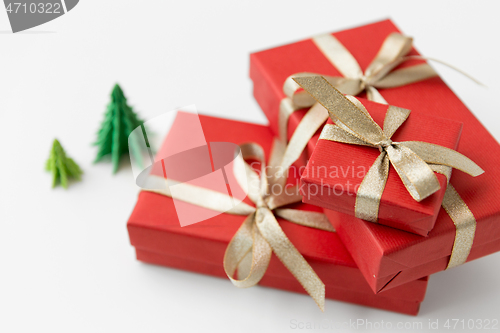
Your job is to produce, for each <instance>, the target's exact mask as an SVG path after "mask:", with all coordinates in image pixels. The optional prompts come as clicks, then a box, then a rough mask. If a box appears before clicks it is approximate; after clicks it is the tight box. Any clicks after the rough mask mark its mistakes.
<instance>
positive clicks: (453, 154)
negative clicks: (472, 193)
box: [400, 141, 484, 177]
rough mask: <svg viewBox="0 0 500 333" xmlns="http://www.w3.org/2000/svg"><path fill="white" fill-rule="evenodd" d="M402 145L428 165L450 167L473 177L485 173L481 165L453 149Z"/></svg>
mask: <svg viewBox="0 0 500 333" xmlns="http://www.w3.org/2000/svg"><path fill="white" fill-rule="evenodd" d="M400 144H401V145H402V146H405V147H408V148H409V149H411V150H412V151H413V152H414V153H415V154H417V155H418V156H419V157H420V158H421V159H423V160H424V161H426V162H427V163H433V164H441V165H446V166H450V167H452V168H455V169H458V170H460V171H463V172H465V173H467V174H469V175H471V176H473V177H476V176H479V175H480V174H482V173H484V170H483V169H481V167H479V165H477V164H476V163H474V162H473V161H472V160H471V159H469V158H468V157H466V156H464V155H462V154H460V153H459V152H457V151H455V150H453V149H449V148H446V147H442V146H438V145H435V144H432V143H428V142H421V141H405V142H401V143H400Z"/></svg>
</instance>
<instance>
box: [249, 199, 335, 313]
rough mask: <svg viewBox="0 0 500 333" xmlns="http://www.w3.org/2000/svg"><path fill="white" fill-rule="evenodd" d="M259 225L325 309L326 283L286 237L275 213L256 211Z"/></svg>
mask: <svg viewBox="0 0 500 333" xmlns="http://www.w3.org/2000/svg"><path fill="white" fill-rule="evenodd" d="M256 221H257V227H258V228H259V230H260V232H261V233H262V236H263V237H264V238H265V239H266V240H267V242H268V243H269V245H270V246H271V248H272V250H273V251H274V253H275V254H276V256H277V257H278V258H279V259H280V260H281V262H282V263H283V264H284V265H285V266H286V268H288V270H289V271H290V272H291V273H292V274H293V276H294V277H295V278H296V279H297V280H298V281H299V282H300V284H301V285H302V286H303V287H304V289H305V290H306V291H307V293H308V294H309V295H310V296H311V297H312V298H313V299H314V301H315V302H316V304H317V305H318V306H319V308H320V309H321V311H324V309H325V285H324V283H323V282H322V281H321V280H320V278H319V277H318V275H317V274H316V273H315V272H314V270H313V269H312V267H311V266H310V265H309V264H308V263H307V261H306V260H305V259H304V257H303V256H302V255H301V254H300V253H299V251H297V249H296V248H295V247H294V246H293V244H292V243H291V242H290V240H289V239H288V237H286V235H285V233H284V232H283V230H281V227H280V226H279V224H278V221H276V218H275V217H274V215H273V213H272V212H271V211H270V210H269V209H267V208H259V209H257V212H256Z"/></svg>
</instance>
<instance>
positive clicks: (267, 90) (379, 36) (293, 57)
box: [250, 20, 451, 156]
mask: <svg viewBox="0 0 500 333" xmlns="http://www.w3.org/2000/svg"><path fill="white" fill-rule="evenodd" d="M392 32H398V29H397V28H396V27H395V26H394V24H393V23H392V22H391V21H390V20H385V21H381V22H377V23H373V24H369V25H366V26H362V27H359V28H354V29H349V30H344V31H340V32H337V33H333V34H332V35H334V36H335V37H336V38H337V39H338V40H339V41H340V42H341V43H342V44H343V45H344V46H345V47H346V48H347V50H348V51H349V52H350V53H351V54H352V55H353V57H354V58H355V59H356V61H357V62H358V63H359V65H360V67H361V68H362V69H363V70H365V69H366V68H367V67H368V65H369V64H370V62H371V61H372V60H373V59H374V58H375V56H376V54H377V53H378V51H379V49H380V47H381V45H382V44H383V42H384V40H385V38H386V37H387V36H388V35H389V34H390V33H392ZM407 55H408V56H412V55H418V52H417V51H416V50H415V49H414V48H412V50H411V51H410V52H409V53H408V54H407ZM422 63H424V61H422V60H416V59H412V60H407V61H405V62H403V63H402V64H400V65H399V66H398V67H396V68H395V69H401V68H405V67H411V66H414V65H418V64H422ZM304 72H306V73H318V74H320V75H329V76H340V77H342V74H341V72H340V71H339V70H338V69H337V68H335V66H334V65H333V64H332V63H331V62H330V61H329V60H328V59H327V58H326V56H325V55H324V54H323V53H322V52H321V51H320V49H319V48H318V46H316V45H315V43H314V42H313V40H312V39H306V40H302V41H298V42H295V43H292V44H287V45H283V46H279V47H275V48H272V49H268V50H264V51H260V52H255V53H252V54H251V55H250V78H251V79H252V81H253V93H254V97H255V99H256V100H257V102H258V103H259V105H260V107H261V108H262V110H263V111H264V114H265V115H266V117H267V119H268V120H269V123H270V128H271V130H272V131H273V132H274V133H276V134H279V121H278V119H279V110H280V103H281V102H282V101H283V100H284V99H285V98H286V95H285V93H284V91H283V86H284V83H285V81H286V79H287V78H288V77H289V76H291V75H293V74H297V73H304ZM424 82H425V84H426V85H431V86H434V85H436V84H438V85H439V84H444V83H443V81H442V80H441V79H440V78H439V77H437V76H436V77H433V78H431V79H427V80H425V81H421V82H417V83H413V84H408V85H404V86H401V87H397V88H390V89H380V90H379V92H380V93H381V94H382V96H383V97H384V98H385V99H386V100H387V102H388V103H389V104H391V105H398V106H401V107H405V108H410V107H408V106H406V105H405V102H406V97H403V95H402V94H409V95H412V98H415V97H417V98H422V96H421V95H419V94H418V86H420V85H421V84H424ZM388 92H390V94H387V93H388ZM359 96H360V97H364V96H365V93H362V94H360V95H359ZM430 96H432V95H430ZM435 96H437V95H435ZM410 109H411V108H410ZM306 112H307V109H301V110H297V111H295V112H293V113H292V114H291V115H290V118H289V120H288V131H287V134H288V138H290V137H291V135H292V134H293V132H294V130H295V129H296V128H297V126H298V124H299V123H300V121H301V120H302V118H303V117H304V114H305V113H306ZM450 112H451V111H450ZM448 118H449V117H448ZM318 138H319V135H318V134H317V135H315V136H314V137H313V139H312V140H311V141H310V142H309V144H308V146H307V147H306V148H307V150H306V151H307V152H308V153H309V156H310V153H312V151H313V150H314V146H315V144H316V141H317V139H318Z"/></svg>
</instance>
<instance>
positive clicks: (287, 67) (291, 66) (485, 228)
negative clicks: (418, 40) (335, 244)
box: [251, 20, 500, 292]
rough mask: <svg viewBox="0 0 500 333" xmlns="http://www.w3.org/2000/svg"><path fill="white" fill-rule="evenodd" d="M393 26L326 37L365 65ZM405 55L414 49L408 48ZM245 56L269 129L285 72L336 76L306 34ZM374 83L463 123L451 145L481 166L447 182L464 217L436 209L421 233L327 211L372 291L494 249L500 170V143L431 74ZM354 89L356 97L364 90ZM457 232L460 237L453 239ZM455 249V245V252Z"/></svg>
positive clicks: (408, 104)
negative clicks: (397, 82)
mask: <svg viewBox="0 0 500 333" xmlns="http://www.w3.org/2000/svg"><path fill="white" fill-rule="evenodd" d="M398 32H399V30H398V28H397V27H396V26H395V25H394V24H393V23H392V22H391V21H390V20H385V21H381V22H377V23H373V24H368V25H365V26H361V27H358V28H354V29H349V30H345V31H341V32H338V33H334V34H332V36H334V37H336V39H337V40H338V41H340V42H341V44H342V45H343V47H344V48H345V49H347V50H348V51H349V53H350V54H351V55H352V57H353V58H354V59H355V60H356V61H357V63H358V64H359V65H360V67H361V68H362V69H363V70H365V69H366V68H367V67H368V65H369V64H370V62H371V61H372V60H373V59H374V58H375V57H376V56H377V54H378V52H379V50H380V47H381V45H382V44H383V43H384V40H386V38H387V36H389V35H391V34H392V33H398ZM408 54H409V55H417V54H418V53H417V52H416V51H415V49H412V50H411V51H410V52H409V53H408ZM252 56H253V58H252V63H251V64H255V65H254V66H253V69H252V68H251V75H252V78H253V79H254V89H255V96H256V99H257V101H259V104H260V105H261V107H262V109H263V110H264V112H265V113H266V115H267V117H268V119H269V121H270V123H271V125H272V128H273V130H274V131H278V114H279V105H280V101H281V100H283V99H285V98H286V95H285V94H284V93H283V92H282V86H283V83H284V82H285V81H286V79H287V77H288V76H290V75H293V74H294V73H299V72H305V71H307V72H315V73H319V74H322V75H325V74H326V75H332V76H341V75H342V73H341V72H340V71H339V70H338V69H337V68H336V67H335V66H334V65H333V63H332V62H331V61H329V60H328V59H327V57H326V56H325V54H324V53H323V52H322V51H320V50H319V48H318V47H317V45H316V44H315V43H314V42H313V40H310V39H309V40H305V41H301V42H298V43H294V44H290V45H286V46H282V47H279V48H275V49H271V50H267V51H262V52H259V53H256V54H254V55H252ZM285 59H286V60H285ZM415 61H416V60H411V62H404V63H403V64H401V65H400V67H399V68H401V69H404V68H410V67H412V66H416V65H418V64H417V63H415ZM396 69H397V68H396ZM377 89H378V92H379V93H380V94H381V95H382V96H383V97H384V99H385V100H386V101H387V102H388V103H389V104H391V105H398V106H402V107H405V108H407V109H410V110H415V112H419V113H421V114H423V115H429V116H438V117H443V118H449V119H453V120H455V121H459V122H462V123H463V124H464V126H463V130H462V135H461V139H460V144H459V146H458V148H457V151H458V152H460V153H462V154H464V155H466V156H468V157H469V158H471V159H472V160H474V162H476V163H477V164H478V165H480V166H481V167H482V168H483V170H484V171H485V173H484V175H481V176H480V177H478V178H471V177H470V176H469V175H466V174H465V173H463V172H460V171H456V172H454V173H453V177H452V178H451V185H452V186H453V188H454V189H456V193H455V192H450V193H452V194H453V193H454V194H457V195H458V197H459V198H460V200H461V202H459V204H458V205H456V206H457V207H459V208H461V210H462V211H463V212H464V214H461V216H463V217H464V219H465V221H464V220H460V221H458V222H457V215H455V216H454V218H453V219H452V218H450V217H449V216H448V214H447V213H446V212H445V211H444V210H443V209H441V210H440V212H439V215H438V218H437V220H436V223H435V227H434V229H433V230H432V231H431V232H430V233H429V235H428V237H427V238H422V237H420V236H417V235H412V234H410V233H407V232H403V231H399V230H396V229H392V228H387V227H384V226H379V225H376V224H373V223H369V222H365V221H362V220H360V219H356V218H354V217H351V216H347V215H345V214H342V213H338V212H334V211H331V212H329V213H328V215H329V217H330V219H331V220H332V221H331V222H332V223H333V224H334V226H336V229H337V233H338V234H339V236H340V237H341V239H342V241H343V242H344V244H345V245H346V247H347V248H348V250H349V252H350V253H351V254H352V255H353V258H354V260H355V261H356V263H357V264H358V266H359V268H360V269H361V271H362V272H363V274H364V276H365V278H366V279H367V280H368V282H369V283H370V286H371V287H372V289H373V290H374V291H375V292H378V291H381V290H387V289H390V288H392V287H395V286H397V285H399V284H403V283H405V282H408V281H411V280H414V279H416V278H418V277H422V276H426V275H428V274H432V273H435V272H438V271H441V270H444V269H446V268H448V267H453V266H456V265H458V264H460V263H463V262H465V261H466V260H473V259H476V258H479V257H482V256H485V255H487V254H490V253H493V252H496V251H498V250H499V248H500V241H499V239H500V223H497V222H498V220H499V218H500V208H499V206H498V205H497V204H496V202H495V201H494V200H495V198H496V194H497V192H496V191H498V190H497V189H498V188H500V169H499V168H498V167H497V165H499V162H500V146H499V145H498V143H497V142H496V140H495V139H494V138H493V137H492V136H491V134H490V133H488V131H487V130H486V129H485V127H484V126H483V125H482V124H481V123H480V122H479V121H478V120H477V119H476V118H475V117H474V115H473V114H472V113H471V112H470V111H469V110H468V109H467V107H466V106H465V105H464V104H463V103H462V102H461V101H460V99H459V98H458V97H457V96H456V95H455V94H454V93H453V91H451V89H450V88H449V87H448V86H447V85H446V84H445V83H444V81H443V80H441V78H439V77H438V76H433V77H431V78H428V79H425V80H422V81H419V82H414V83H411V84H408V85H402V86H399V87H391V88H386V89H384V88H380V87H378V88H377ZM360 96H361V97H363V96H364V95H363V93H362V94H361V95H360ZM292 115H293V114H292ZM290 117H292V116H290ZM290 119H292V118H290ZM449 188H450V187H449ZM452 196H453V195H452ZM445 198H446V195H445ZM452 201H454V200H452ZM459 215H460V214H459ZM455 223H456V224H457V225H458V228H457V227H456V226H455ZM460 239H465V241H463V242H461V241H458V242H457V241H456V240H460ZM460 244H465V246H460ZM471 244H472V246H470V245H471ZM469 247H471V249H470V252H469V250H468V249H469ZM454 248H455V249H457V250H459V249H460V251H454Z"/></svg>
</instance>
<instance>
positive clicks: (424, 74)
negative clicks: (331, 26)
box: [278, 33, 451, 162]
mask: <svg viewBox="0 0 500 333" xmlns="http://www.w3.org/2000/svg"><path fill="white" fill-rule="evenodd" d="M312 40H313V42H314V44H315V45H316V46H317V47H318V49H319V50H320V51H321V52H322V53H323V54H324V55H325V57H326V58H327V59H328V60H329V61H330V62H331V63H332V65H333V66H335V68H337V70H338V71H339V72H340V73H341V74H342V75H343V77H338V76H326V75H324V77H325V78H326V79H327V80H328V82H330V84H332V85H333V86H334V87H336V88H337V89H339V90H340V91H341V92H342V93H344V94H348V95H358V94H359V93H361V92H362V91H366V93H367V98H368V99H369V100H371V101H374V102H377V103H383V104H387V102H386V101H385V99H384V98H383V97H382V95H381V94H380V93H379V92H378V90H377V88H394V87H399V86H403V85H407V84H410V83H414V82H418V81H422V80H426V79H428V78H431V77H434V76H437V73H436V72H435V71H434V69H432V67H431V66H429V65H428V64H427V63H424V64H420V65H415V66H411V67H406V68H401V69H398V70H393V69H394V68H395V67H397V66H398V65H400V64H401V63H402V62H404V61H406V60H409V59H412V58H421V57H418V56H406V55H407V54H408V52H410V50H411V48H412V42H413V39H412V38H411V37H407V36H403V35H401V34H399V33H391V34H389V36H387V38H386V39H385V41H384V43H383V44H382V46H381V48H380V50H379V52H378V54H377V55H376V56H375V58H374V59H373V61H372V62H371V63H370V65H369V66H368V68H367V69H366V71H365V72H364V73H363V70H362V69H361V67H360V66H359V64H358V62H357V61H356V59H355V58H354V57H353V56H352V54H351V53H350V52H349V50H347V49H346V48H345V47H344V45H342V43H340V41H339V40H338V39H337V38H335V36H333V35H331V34H323V35H319V36H316V37H314V38H313V39H312ZM448 66H449V65H448ZM450 67H451V66H450ZM311 75H318V76H319V75H320V74H315V73H296V74H293V75H290V76H289V77H288V78H287V79H286V80H285V83H284V85H283V92H284V93H285V95H286V96H287V97H285V98H284V99H283V100H282V101H281V104H280V110H279V120H278V122H279V124H278V126H279V132H280V133H279V134H280V138H281V139H282V140H283V141H285V142H286V140H287V126H288V118H289V117H290V115H291V114H292V113H293V112H295V111H296V110H299V109H303V108H307V107H311V106H312V107H313V108H312V109H313V110H312V111H309V112H308V113H307V114H306V117H304V119H303V122H304V121H305V122H308V123H309V124H308V127H305V125H304V129H303V130H302V131H300V132H303V133H307V134H305V135H304V134H302V135H301V137H306V138H307V139H309V138H311V137H312V136H313V134H314V133H315V132H313V130H314V128H315V129H316V130H317V129H318V128H319V126H321V124H322V122H321V120H322V119H324V120H323V121H325V120H326V119H327V115H326V112H321V109H322V108H321V106H319V105H318V104H316V105H315V103H316V102H315V100H314V99H313V98H311V96H310V95H309V94H307V93H305V92H304V91H298V90H299V88H300V87H299V85H298V84H297V83H295V81H294V80H293V78H294V77H300V76H311ZM309 113H312V114H309ZM321 116H323V117H321ZM308 118H310V119H308ZM299 127H300V125H299ZM307 129H309V130H307ZM297 130H299V128H297ZM296 140H297V141H298V139H296ZM307 141H308V140H306V141H305V143H303V141H300V144H301V145H303V147H302V149H303V148H304V147H305V144H307ZM290 146H291V147H294V146H292V144H291V145H290ZM294 149H295V148H294ZM301 151H302V150H301ZM297 157H298V156H297ZM292 162H293V161H292Z"/></svg>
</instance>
